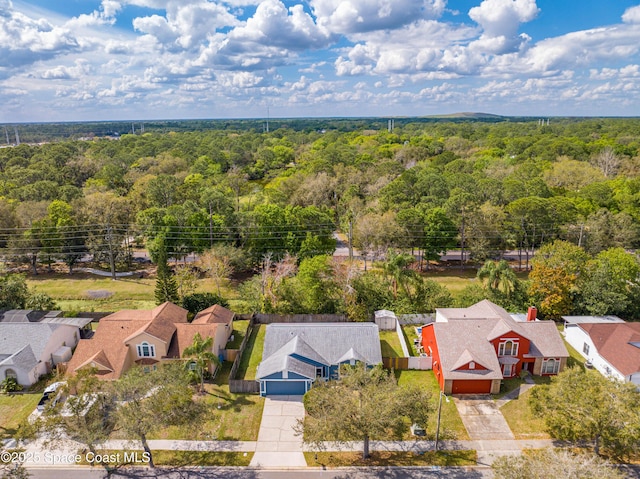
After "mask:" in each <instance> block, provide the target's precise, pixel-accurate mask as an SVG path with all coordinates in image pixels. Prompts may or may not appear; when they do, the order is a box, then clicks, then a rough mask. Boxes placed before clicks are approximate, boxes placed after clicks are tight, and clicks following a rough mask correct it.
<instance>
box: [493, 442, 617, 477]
mask: <svg viewBox="0 0 640 479" xmlns="http://www.w3.org/2000/svg"><path fill="white" fill-rule="evenodd" d="M491 469H492V470H493V474H494V476H495V479H549V478H551V477H565V478H571V479H624V478H625V477H626V476H625V475H624V473H622V472H621V471H619V470H618V469H616V468H615V466H614V465H612V464H610V463H609V462H607V461H604V460H602V459H600V458H599V457H598V456H596V455H593V454H573V453H571V452H569V451H563V450H558V449H545V450H539V451H532V452H530V453H529V452H527V453H524V454H522V455H517V456H512V455H509V456H501V457H499V458H497V459H496V460H495V461H494V462H493V464H492V465H491Z"/></svg>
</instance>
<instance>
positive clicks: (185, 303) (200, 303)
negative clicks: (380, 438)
mask: <svg viewBox="0 0 640 479" xmlns="http://www.w3.org/2000/svg"><path fill="white" fill-rule="evenodd" d="M214 304H219V305H220V306H224V307H225V308H228V307H229V303H228V302H227V300H226V299H224V298H223V297H221V296H218V295H217V294H215V293H193V294H188V295H187V296H185V297H184V298H183V299H182V307H183V308H184V309H186V310H187V311H189V312H190V313H191V314H198V313H199V312H200V311H202V310H203V309H207V308H208V307H210V306H213V305H214Z"/></svg>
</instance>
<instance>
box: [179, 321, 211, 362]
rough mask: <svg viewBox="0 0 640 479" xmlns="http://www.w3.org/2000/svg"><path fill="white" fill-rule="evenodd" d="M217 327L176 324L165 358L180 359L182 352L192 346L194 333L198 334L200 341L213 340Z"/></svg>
mask: <svg viewBox="0 0 640 479" xmlns="http://www.w3.org/2000/svg"><path fill="white" fill-rule="evenodd" d="M218 326H219V325H218V324H194V323H179V324H176V333H175V334H174V336H173V338H172V340H171V344H170V345H169V349H168V351H167V357H168V358H176V359H178V358H181V357H182V355H183V354H184V350H185V349H186V348H188V347H189V346H191V345H192V344H193V338H195V336H196V333H200V336H201V337H202V339H206V338H207V337H211V338H215V337H216V330H217V329H218Z"/></svg>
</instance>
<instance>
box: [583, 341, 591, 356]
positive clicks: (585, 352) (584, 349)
mask: <svg viewBox="0 0 640 479" xmlns="http://www.w3.org/2000/svg"><path fill="white" fill-rule="evenodd" d="M582 352H583V353H584V354H586V355H589V345H588V344H587V343H584V344H583V345H582Z"/></svg>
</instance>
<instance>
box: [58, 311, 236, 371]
mask: <svg viewBox="0 0 640 479" xmlns="http://www.w3.org/2000/svg"><path fill="white" fill-rule="evenodd" d="M216 306H217V305H216ZM209 310H211V311H209ZM205 311H207V312H206V313H205V312H204V311H203V312H201V313H199V315H198V316H196V318H199V321H198V322H197V323H196V322H195V320H194V322H193V323H189V322H188V321H187V310H186V309H183V308H181V307H179V306H176V305H175V304H173V303H169V302H167V303H163V304H161V305H159V306H157V307H155V308H153V309H151V310H123V311H119V312H117V313H114V314H111V315H109V316H106V317H104V318H102V319H101V320H100V323H99V324H98V328H97V330H96V332H95V334H94V335H93V337H92V338H90V339H82V340H80V342H79V343H78V347H77V348H76V350H75V353H74V354H73V357H72V358H71V360H70V361H69V363H68V365H67V372H68V373H70V374H73V373H75V372H77V371H78V370H79V369H82V368H86V367H91V368H95V369H96V370H97V374H98V377H100V378H101V379H107V380H112V379H119V378H120V377H121V376H122V375H123V374H124V373H125V372H126V371H127V370H128V369H129V368H131V367H132V366H134V365H140V366H143V367H145V368H149V369H152V368H156V367H157V364H158V363H160V362H162V361H168V360H176V359H180V358H181V357H182V355H183V352H184V350H185V348H187V347H189V346H190V345H191V344H192V343H193V339H194V337H195V335H196V333H200V336H202V337H203V338H207V337H212V338H213V342H214V344H213V348H212V351H213V352H214V353H215V354H216V355H218V356H219V355H220V354H221V353H222V352H223V350H224V347H225V345H226V343H227V341H228V339H229V336H230V335H231V331H232V330H233V317H234V314H233V313H232V312H231V311H229V310H227V309H226V308H222V307H221V306H217V308H216V307H212V308H208V310H205ZM202 313H205V314H202Z"/></svg>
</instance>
